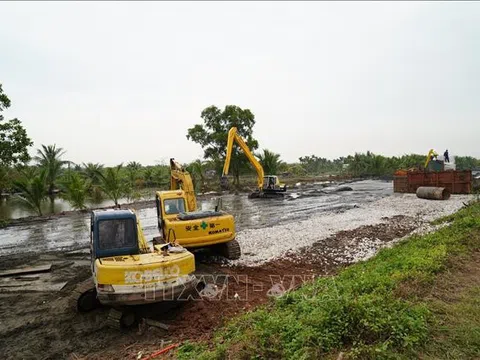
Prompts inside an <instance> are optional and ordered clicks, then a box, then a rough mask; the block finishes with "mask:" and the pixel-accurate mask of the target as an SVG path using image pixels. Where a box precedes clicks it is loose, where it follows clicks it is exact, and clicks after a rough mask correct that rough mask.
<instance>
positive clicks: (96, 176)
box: [83, 163, 103, 185]
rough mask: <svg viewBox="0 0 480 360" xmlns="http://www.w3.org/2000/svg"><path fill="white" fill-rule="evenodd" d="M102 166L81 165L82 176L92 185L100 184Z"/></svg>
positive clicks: (97, 164)
mask: <svg viewBox="0 0 480 360" xmlns="http://www.w3.org/2000/svg"><path fill="white" fill-rule="evenodd" d="M102 170H103V164H99V163H96V164H93V163H87V164H85V163H83V174H84V176H85V177H86V178H87V179H88V180H90V182H91V183H92V184H93V185H98V184H100V179H101V173H102Z"/></svg>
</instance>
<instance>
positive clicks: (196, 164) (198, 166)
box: [186, 159, 205, 191]
mask: <svg viewBox="0 0 480 360" xmlns="http://www.w3.org/2000/svg"><path fill="white" fill-rule="evenodd" d="M186 170H187V171H188V172H189V173H190V175H191V176H192V182H193V186H194V188H195V191H198V190H199V189H203V188H204V186H205V169H204V164H203V162H202V160H200V159H197V160H195V161H193V162H191V163H190V164H188V166H186Z"/></svg>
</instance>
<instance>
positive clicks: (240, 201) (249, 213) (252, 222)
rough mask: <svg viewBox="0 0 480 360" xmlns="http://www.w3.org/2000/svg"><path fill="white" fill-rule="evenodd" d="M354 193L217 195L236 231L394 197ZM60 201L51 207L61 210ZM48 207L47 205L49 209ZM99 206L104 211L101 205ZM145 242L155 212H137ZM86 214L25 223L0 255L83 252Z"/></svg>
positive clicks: (371, 187) (0, 234)
mask: <svg viewBox="0 0 480 360" xmlns="http://www.w3.org/2000/svg"><path fill="white" fill-rule="evenodd" d="M349 186H351V187H352V188H353V191H347V192H339V193H336V192H331V193H325V194H324V193H321V194H318V193H317V194H315V195H314V196H311V194H310V195H308V194H306V193H305V192H302V191H300V190H298V191H296V193H297V194H298V195H299V197H298V198H296V199H289V198H288V197H287V198H286V199H280V200H279V199H248V197H247V196H246V195H245V194H243V195H224V196H222V203H223V210H224V211H226V212H228V213H231V214H232V215H234V217H235V225H236V226H235V227H236V230H237V231H241V230H242V229H246V228H259V227H267V226H273V225H276V224H281V223H288V222H297V221H301V220H303V219H306V218H308V217H310V216H313V215H316V214H321V213H322V212H327V211H339V210H344V209H349V208H351V207H353V205H361V204H365V203H368V202H371V201H375V200H377V199H379V198H381V197H384V196H388V195H390V194H392V193H393V189H392V183H391V182H383V181H361V182H357V183H352V184H349ZM217 199H218V198H207V199H200V198H199V199H198V201H199V207H201V208H202V209H203V210H213V209H214V208H215V205H216V204H217ZM62 203H63V202H62V201H61V200H60V199H56V200H55V204H58V205H60V206H62ZM48 205H49V204H47V206H48ZM104 206H108V204H107V205H104ZM137 214H138V216H139V219H140V221H141V223H142V226H143V230H144V233H145V236H146V238H147V240H152V238H153V237H154V236H157V235H158V228H157V217H156V216H157V214H156V210H155V208H147V209H142V210H139V211H137ZM89 226H90V215H89V214H85V213H83V214H82V213H76V214H72V215H69V216H64V217H59V218H56V219H53V220H50V221H46V222H39V223H30V224H25V225H19V226H13V227H8V228H6V229H3V230H0V255H6V254H12V253H18V252H28V251H32V252H42V251H51V250H58V249H63V250H66V251H67V250H77V249H81V248H84V249H85V248H88V244H89Z"/></svg>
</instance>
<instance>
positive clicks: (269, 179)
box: [263, 175, 287, 192]
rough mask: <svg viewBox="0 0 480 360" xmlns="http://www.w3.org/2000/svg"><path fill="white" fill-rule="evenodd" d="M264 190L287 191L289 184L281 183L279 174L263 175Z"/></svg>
mask: <svg viewBox="0 0 480 360" xmlns="http://www.w3.org/2000/svg"><path fill="white" fill-rule="evenodd" d="M263 191H267V192H269V191H271V192H285V191H287V186H286V185H283V184H280V181H279V180H278V176H276V175H266V176H264V177H263Z"/></svg>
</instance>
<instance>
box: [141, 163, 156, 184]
mask: <svg viewBox="0 0 480 360" xmlns="http://www.w3.org/2000/svg"><path fill="white" fill-rule="evenodd" d="M143 177H144V179H145V185H146V186H152V185H153V184H154V172H153V168H152V167H150V166H149V167H147V168H145V171H144V172H143Z"/></svg>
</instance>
